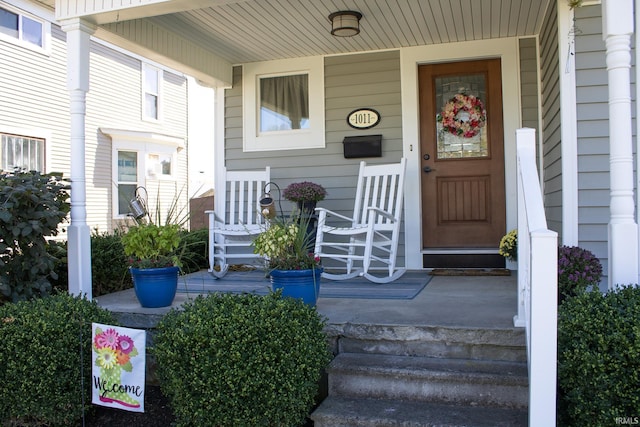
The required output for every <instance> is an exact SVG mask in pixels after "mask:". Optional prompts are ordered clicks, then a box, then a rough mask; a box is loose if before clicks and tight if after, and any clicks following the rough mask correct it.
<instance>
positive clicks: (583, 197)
mask: <svg viewBox="0 0 640 427" xmlns="http://www.w3.org/2000/svg"><path fill="white" fill-rule="evenodd" d="M600 13H601V8H600V7H599V6H584V7H580V8H578V9H576V27H577V28H578V29H579V31H578V34H577V36H576V55H575V57H576V98H577V111H578V117H577V118H578V205H579V207H578V224H579V225H578V232H579V246H580V247H583V248H585V249H588V250H590V251H591V252H593V253H594V254H595V255H596V256H597V257H598V258H599V259H600V261H601V262H602V265H603V267H604V273H605V276H606V275H608V259H607V256H608V255H607V254H608V244H607V240H608V222H609V216H610V212H609V202H610V194H609V120H608V118H609V106H608V90H607V84H608V82H607V79H608V76H607V69H606V63H605V60H606V57H605V56H606V55H605V45H604V41H603V40H602V19H601V15H600ZM632 76H633V73H632ZM603 282H604V283H606V280H603Z"/></svg>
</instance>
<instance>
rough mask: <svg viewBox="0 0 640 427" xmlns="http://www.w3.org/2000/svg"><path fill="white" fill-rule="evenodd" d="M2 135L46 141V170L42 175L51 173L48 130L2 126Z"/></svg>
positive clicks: (0, 127)
mask: <svg viewBox="0 0 640 427" xmlns="http://www.w3.org/2000/svg"><path fill="white" fill-rule="evenodd" d="M0 133H10V134H13V135H21V136H26V137H28V138H36V139H44V170H43V171H40V172H41V173H51V172H52V168H51V145H52V144H51V132H50V131H48V130H46V129H37V128H33V129H27V128H15V127H9V126H2V125H0Z"/></svg>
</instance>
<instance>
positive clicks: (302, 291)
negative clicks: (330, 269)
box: [270, 268, 322, 307]
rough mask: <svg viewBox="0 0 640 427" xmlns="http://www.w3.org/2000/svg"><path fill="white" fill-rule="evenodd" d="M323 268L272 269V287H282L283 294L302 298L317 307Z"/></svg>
mask: <svg viewBox="0 0 640 427" xmlns="http://www.w3.org/2000/svg"><path fill="white" fill-rule="evenodd" d="M320 274H322V268H316V269H309V270H271V273H270V277H271V288H272V290H274V291H277V290H278V289H282V296H285V297H291V298H300V299H302V301H303V302H304V303H305V304H308V305H310V306H312V307H315V305H316V301H317V300H318V294H320Z"/></svg>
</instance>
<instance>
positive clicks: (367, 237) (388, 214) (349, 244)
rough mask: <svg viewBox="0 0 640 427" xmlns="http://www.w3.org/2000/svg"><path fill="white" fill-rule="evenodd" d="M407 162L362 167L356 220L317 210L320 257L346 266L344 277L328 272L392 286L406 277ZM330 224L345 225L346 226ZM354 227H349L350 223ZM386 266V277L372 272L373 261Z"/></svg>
mask: <svg viewBox="0 0 640 427" xmlns="http://www.w3.org/2000/svg"><path fill="white" fill-rule="evenodd" d="M405 170H406V159H405V158H402V159H401V161H400V163H396V164H384V165H370V166H367V164H366V162H364V161H363V162H361V163H360V172H359V174H358V186H357V189H356V198H355V204H354V208H353V217H351V218H349V217H347V216H344V215H340V214H338V213H335V212H332V211H330V210H327V209H324V208H316V212H317V213H318V229H317V233H316V242H315V255H316V256H319V257H320V258H321V259H331V260H335V261H339V262H340V263H344V264H345V265H346V272H345V273H344V274H330V273H326V272H325V273H323V275H322V276H323V277H325V278H327V279H332V280H344V279H349V278H352V277H356V276H359V275H361V276H364V277H365V278H367V279H368V280H370V281H372V282H376V283H388V282H391V281H394V280H396V279H397V278H399V277H400V276H402V275H403V274H404V273H405V271H406V269H404V268H398V267H397V266H396V257H397V251H398V240H399V238H400V224H401V222H402V201H403V200H402V199H403V193H404V176H405ZM328 220H337V221H339V222H341V225H340V226H333V225H331V224H329V222H328ZM347 224H348V225H347ZM372 262H376V264H380V263H381V264H382V265H383V266H384V267H385V269H386V270H387V274H386V275H384V276H378V275H373V274H371V271H370V268H371V263H372Z"/></svg>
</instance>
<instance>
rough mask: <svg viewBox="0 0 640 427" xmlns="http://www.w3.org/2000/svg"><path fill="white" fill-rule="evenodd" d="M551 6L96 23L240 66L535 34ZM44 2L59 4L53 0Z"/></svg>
mask: <svg viewBox="0 0 640 427" xmlns="http://www.w3.org/2000/svg"><path fill="white" fill-rule="evenodd" d="M550 1H551V0H429V1H426V0H331V1H318V0H245V1H237V0H231V1H228V0H227V1H225V0H222V1H221V0H210V1H209V2H207V1H206V0H205V1H197V2H196V1H192V2H181V1H170V2H165V3H164V4H162V2H161V1H160V2H157V3H156V5H155V6H153V5H152V4H151V3H153V2H150V3H147V5H146V6H145V7H143V8H138V9H133V8H132V9H128V10H123V9H120V11H119V12H118V13H114V9H111V10H110V11H108V12H105V11H104V10H103V12H102V14H95V15H93V16H92V18H93V19H94V20H95V22H99V23H107V22H108V21H113V18H111V19H109V17H114V16H117V17H118V19H119V21H120V22H122V20H123V19H127V18H126V17H127V16H130V17H136V18H137V17H141V16H142V17H146V18H142V19H150V20H151V21H152V22H153V24H155V25H158V26H161V27H165V28H166V29H168V30H170V31H172V32H174V33H177V34H179V35H180V36H181V37H183V38H185V39H187V40H189V41H190V42H192V43H194V44H196V45H198V46H200V47H201V48H203V49H205V50H207V51H210V52H213V53H214V54H216V55H217V56H219V57H221V58H223V59H225V60H226V61H228V62H230V63H232V64H238V63H247V62H254V61H266V60H273V59H283V58H293V57H304V56H314V55H330V54H339V53H348V52H360V51H370V50H379V49H393V48H399V47H408V46H420V45H429V44H439V43H450V42H460V41H468V40H486V39H492V38H501V37H514V36H529V35H535V34H538V32H539V30H540V26H541V23H542V19H543V16H544V13H545V10H546V8H547V6H548V4H549V2H550ZM41 2H42V3H44V4H47V5H48V6H49V7H53V6H54V0H41ZM142 3H143V4H144V3H145V2H144V1H143V2H142ZM169 4H170V5H169ZM202 4H207V6H206V7H202ZM169 6H172V7H169ZM163 9H164V10H173V9H181V10H180V11H177V12H176V11H173V12H172V13H168V14H164V15H158V14H159V13H165V12H164V11H163ZM338 10H355V11H358V12H361V13H362V15H363V17H362V20H361V22H360V26H361V32H360V34H359V35H357V36H355V37H346V38H340V37H333V36H332V35H331V34H330V32H329V31H330V23H329V20H328V15H329V14H330V13H332V12H335V11H338ZM120 12H124V13H120ZM127 12H128V13H127ZM151 15H157V16H151ZM123 17H124V18H123Z"/></svg>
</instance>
